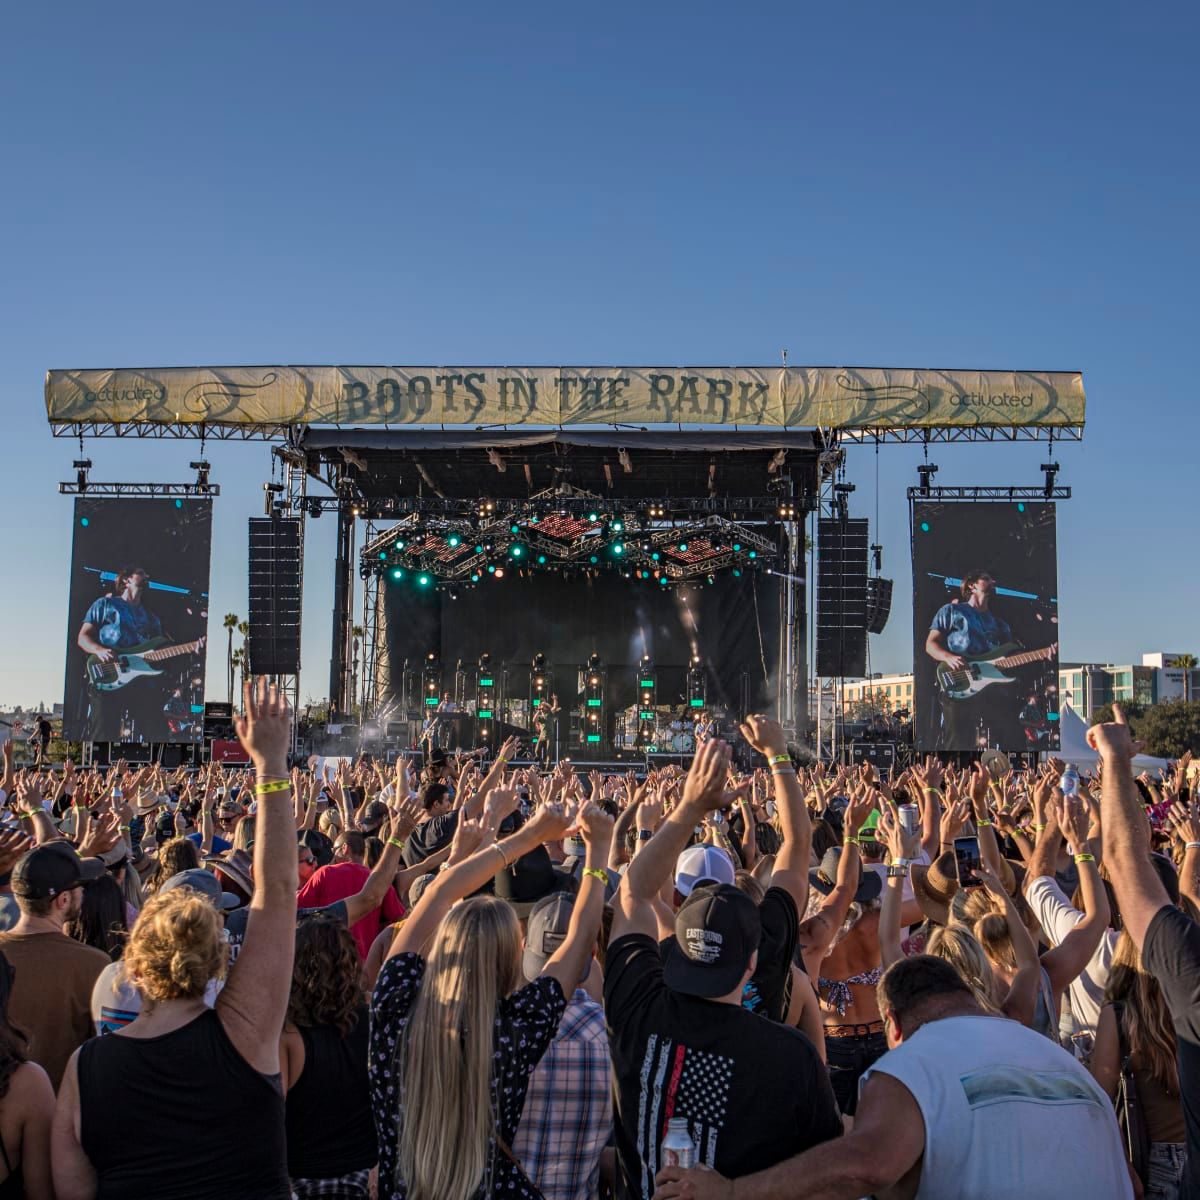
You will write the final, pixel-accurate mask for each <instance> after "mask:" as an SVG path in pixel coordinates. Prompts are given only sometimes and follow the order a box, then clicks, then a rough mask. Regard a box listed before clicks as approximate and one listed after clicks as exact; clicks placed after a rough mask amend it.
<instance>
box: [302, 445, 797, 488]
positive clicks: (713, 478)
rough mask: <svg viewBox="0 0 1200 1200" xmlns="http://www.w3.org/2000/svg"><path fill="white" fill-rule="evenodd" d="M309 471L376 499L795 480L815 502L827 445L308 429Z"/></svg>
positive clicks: (762, 484)
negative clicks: (341, 475) (333, 471)
mask: <svg viewBox="0 0 1200 1200" xmlns="http://www.w3.org/2000/svg"><path fill="white" fill-rule="evenodd" d="M296 449H297V450H299V451H300V452H301V453H303V454H304V456H305V457H306V459H307V465H308V468H309V470H310V471H312V472H314V473H320V469H321V467H322V465H325V464H328V465H331V466H333V467H335V468H337V469H339V470H343V471H344V470H346V469H349V470H350V474H351V477H352V479H353V483H354V486H355V489H356V491H357V493H358V494H359V495H361V496H363V497H364V498H367V499H384V498H388V497H415V496H425V497H429V496H434V497H438V498H444V499H474V498H478V497H481V496H483V497H486V496H490V497H494V498H496V499H524V498H527V497H530V496H534V495H537V494H540V493H542V492H545V491H546V490H547V489H553V488H563V487H566V488H574V489H578V490H579V491H582V492H588V493H591V494H593V495H596V496H600V497H605V498H612V499H640V498H646V497H656V496H662V497H671V496H675V497H704V496H723V497H730V496H745V497H750V496H756V497H762V496H766V495H768V494H769V493H770V491H771V487H772V484H773V483H775V482H778V481H781V480H783V479H785V478H790V479H791V481H792V484H793V486H794V488H795V495H796V497H797V498H799V497H802V496H805V495H807V496H814V495H815V494H816V484H817V466H818V452H819V449H820V441H819V439H818V438H816V437H814V435H813V434H811V433H803V432H790V431H784V430H774V431H759V430H751V431H749V432H744V431H743V432H739V433H738V434H737V435H736V437H734V436H730V435H728V434H724V433H721V432H720V431H713V432H708V433H702V432H686V431H665V432H664V431H657V432H651V431H647V432H644V433H643V432H641V431H639V430H619V431H616V430H608V431H605V432H599V431H581V430H560V431H542V432H533V431H527V432H502V431H495V432H484V433H478V432H474V431H466V430H457V431H451V430H447V431H445V432H439V431H434V430H382V429H368V430H362V429H358V430H349V429H347V430H331V429H306V430H304V431H303V432H302V433H301V434H300V436H299V437H298V439H297V442H296Z"/></svg>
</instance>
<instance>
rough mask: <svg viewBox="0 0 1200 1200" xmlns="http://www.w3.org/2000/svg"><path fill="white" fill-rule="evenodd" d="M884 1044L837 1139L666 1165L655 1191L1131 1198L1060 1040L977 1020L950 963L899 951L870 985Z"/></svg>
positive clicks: (1104, 1125)
mask: <svg viewBox="0 0 1200 1200" xmlns="http://www.w3.org/2000/svg"><path fill="white" fill-rule="evenodd" d="M879 1011H880V1012H881V1013H883V1015H884V1021H885V1023H886V1026H887V1037H888V1045H889V1046H890V1047H891V1049H890V1050H889V1051H888V1053H887V1054H885V1055H884V1056H883V1057H882V1058H881V1059H879V1061H878V1062H876V1063H875V1064H874V1066H872V1067H871V1069H870V1070H869V1071H868V1072H867V1073H866V1074H865V1075H864V1076H863V1079H862V1084H861V1088H862V1090H861V1097H860V1099H859V1103H858V1115H857V1117H856V1119H855V1122H854V1128H853V1130H852V1131H851V1132H850V1133H849V1134H847V1135H846V1136H845V1137H843V1138H837V1139H835V1140H834V1141H832V1142H826V1143H824V1144H823V1145H820V1146H817V1147H814V1148H813V1149H812V1150H808V1151H806V1152H805V1153H803V1154H800V1155H797V1156H796V1157H794V1158H791V1159H788V1160H787V1161H786V1162H782V1163H779V1164H778V1165H776V1166H774V1167H771V1168H770V1169H768V1170H766V1171H760V1172H759V1173H757V1174H755V1175H751V1176H747V1177H746V1178H744V1179H740V1180H738V1190H737V1192H736V1193H735V1192H734V1190H733V1187H732V1184H731V1182H730V1181H729V1180H726V1179H722V1178H721V1176H719V1175H717V1174H715V1173H714V1172H712V1171H706V1170H703V1169H692V1170H689V1171H680V1170H678V1169H677V1168H667V1169H666V1170H664V1171H662V1172H661V1173H660V1174H659V1176H658V1181H657V1182H658V1189H657V1190H656V1191H655V1193H654V1195H655V1200H670V1198H671V1197H688V1198H689V1200H726V1198H727V1197H729V1196H733V1195H735V1194H736V1195H737V1196H742V1195H745V1196H748V1197H753V1198H754V1200H791V1198H792V1197H794V1196H797V1195H804V1196H812V1197H820V1200H843V1198H844V1200H856V1198H857V1197H860V1196H866V1195H872V1196H876V1197H879V1200H885V1198H888V1200H890V1198H893V1197H895V1198H899V1197H905V1198H908V1197H913V1198H915V1200H999V1198H1001V1197H1010V1196H1015V1197H1020V1200H1064V1198H1065V1197H1070V1196H1086V1197H1089V1198H1091V1200H1100V1197H1104V1198H1105V1200H1109V1198H1110V1197H1111V1198H1113V1200H1131V1198H1132V1196H1133V1187H1132V1184H1131V1183H1130V1176H1129V1170H1128V1167H1127V1166H1126V1163H1125V1156H1124V1153H1123V1151H1122V1149H1121V1138H1120V1134H1119V1132H1118V1129H1117V1120H1116V1116H1115V1115H1114V1113H1113V1107H1112V1104H1111V1102H1110V1101H1109V1099H1108V1097H1107V1096H1106V1095H1105V1094H1104V1092H1103V1091H1102V1090H1101V1089H1100V1087H1099V1086H1098V1085H1097V1084H1096V1082H1095V1081H1094V1080H1093V1079H1092V1077H1091V1076H1090V1075H1089V1074H1088V1072H1087V1071H1086V1070H1085V1069H1084V1068H1083V1067H1082V1066H1080V1064H1079V1063H1077V1062H1076V1061H1075V1059H1074V1058H1073V1057H1072V1056H1071V1055H1070V1054H1068V1053H1067V1052H1066V1051H1065V1050H1063V1049H1061V1048H1060V1047H1058V1046H1056V1045H1054V1043H1053V1042H1050V1041H1049V1040H1048V1039H1046V1038H1044V1037H1042V1036H1041V1035H1040V1034H1037V1033H1034V1032H1033V1031H1032V1030H1029V1029H1026V1028H1025V1027H1024V1026H1023V1025H1020V1024H1018V1023H1017V1022H1015V1021H1009V1020H1005V1019H1004V1018H1003V1017H990V1016H987V1015H985V1014H984V1012H983V1010H982V1009H981V1008H980V1007H979V1005H978V1003H977V1002H976V1001H975V998H974V996H973V995H972V994H971V992H970V990H969V989H968V988H967V986H966V984H965V983H964V982H963V981H962V979H961V977H960V976H959V975H958V973H957V972H956V971H955V970H954V968H953V967H952V966H950V964H949V963H947V962H945V961H944V960H942V959H938V958H932V957H930V956H928V955H917V956H915V957H913V958H907V959H902V960H901V961H900V962H898V963H896V964H895V965H894V966H893V967H891V969H890V970H889V971H888V972H887V974H885V975H884V977H883V979H882V980H880V982H879Z"/></svg>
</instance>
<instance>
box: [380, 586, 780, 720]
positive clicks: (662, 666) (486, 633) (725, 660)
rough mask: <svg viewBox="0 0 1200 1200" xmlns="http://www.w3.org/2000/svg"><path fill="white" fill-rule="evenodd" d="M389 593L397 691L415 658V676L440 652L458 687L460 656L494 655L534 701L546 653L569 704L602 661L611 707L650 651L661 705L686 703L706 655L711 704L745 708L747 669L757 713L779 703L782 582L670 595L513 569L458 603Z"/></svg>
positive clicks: (407, 589) (411, 591)
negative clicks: (581, 680)
mask: <svg viewBox="0 0 1200 1200" xmlns="http://www.w3.org/2000/svg"><path fill="white" fill-rule="evenodd" d="M382 586H384V587H385V588H386V589H387V590H386V603H385V613H386V630H385V631H384V635H385V636H386V638H387V645H388V651H389V655H390V664H391V690H392V694H393V696H398V695H399V693H400V673H401V671H402V670H403V669H404V663H405V660H406V659H407V660H408V665H409V667H410V669H412V668H419V667H420V666H421V660H422V659H423V658H424V657H425V655H426V654H428V653H429V651H430V650H435V651H437V653H438V654H439V656H440V658H441V662H442V666H443V667H444V668H445V669H446V674H447V689H448V687H449V683H448V680H449V675H450V673H451V672H452V671H453V669H454V666H455V664H456V662H458V660H460V659H461V660H462V663H463V665H464V667H467V666H472V665H474V664H475V663H476V662H477V661H478V660H479V656H480V655H481V654H490V655H491V656H492V664H493V666H499V665H502V664H507V665H509V666H510V667H511V668H513V671H512V674H511V675H510V684H509V687H510V696H511V697H512V698H513V699H519V698H521V697H522V696H524V695H525V694H526V688H527V684H528V679H527V674H528V667H529V663H530V660H531V659H532V658H533V656H534V655H535V654H537V653H542V654H544V655H545V656H546V660H547V663H548V664H549V665H550V667H551V669H552V670H553V671H554V673H555V690H556V691H557V692H558V694H559V697H560V700H561V701H562V703H563V706H564V708H567V707H570V704H571V697H572V696H573V693H574V690H575V683H576V676H575V672H576V671H577V669H578V668H579V667H580V666H581V665H582V664H584V663H586V661H587V659H588V656H589V655H591V654H598V655H600V657H601V659H602V660H603V663H604V667H605V669H606V670H607V672H608V697H607V699H608V704H609V706H610V707H611V708H622V707H625V706H626V705H629V704H632V703H633V702H634V700H635V698H636V697H635V691H636V682H635V678H634V672H635V669H636V666H637V664H638V662H639V661H640V660H641V657H642V655H643V654H649V655H650V656H651V657H652V658H653V660H654V663H655V666H656V668H657V669H658V700H659V704H679V703H682V701H683V692H684V683H685V672H686V668H687V664H688V661H689V660H690V659H691V657H692V656H693V654H698V655H700V658H701V659H702V661H703V662H704V664H705V666H706V668H707V672H708V676H707V677H708V701H709V704H710V705H721V706H724V707H727V708H729V709H730V710H736V708H737V707H738V701H739V697H740V695H741V680H742V672H743V671H746V672H748V673H749V682H750V703H751V707H752V709H755V710H758V709H765V708H768V707H773V705H774V701H775V675H776V667H777V661H778V647H779V602H780V599H779V597H780V588H779V581H778V580H777V579H776V578H775V577H773V576H768V575H760V574H758V573H753V574H747V575H743V576H740V577H735V576H733V575H729V574H727V575H718V576H717V577H716V582H715V583H712V584H698V585H695V586H687V587H681V588H667V587H662V586H660V585H659V584H658V583H656V582H654V581H640V580H631V579H624V578H622V577H620V576H615V575H601V576H597V577H595V578H591V579H564V578H562V577H561V576H556V575H535V576H528V577H525V578H521V577H520V576H517V575H515V574H513V573H512V572H511V571H510V572H508V573H506V575H505V578H503V579H499V580H496V579H491V578H489V580H488V582H487V583H483V584H480V585H479V586H478V587H475V588H463V589H459V598H458V599H457V600H452V599H450V598H449V596H448V595H447V592H446V591H445V589H442V590H437V591H434V590H429V591H423V590H420V589H418V588H416V587H415V586H414V585H413V583H412V582H411V581H410V580H405V581H403V582H402V583H393V582H392V581H390V580H387V579H385V580H384V581H383V584H382ZM760 637H761V644H760ZM764 663H765V666H764Z"/></svg>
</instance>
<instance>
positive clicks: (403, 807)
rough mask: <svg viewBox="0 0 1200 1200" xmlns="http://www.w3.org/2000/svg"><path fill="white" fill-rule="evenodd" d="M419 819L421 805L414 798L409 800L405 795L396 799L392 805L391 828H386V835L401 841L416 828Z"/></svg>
mask: <svg viewBox="0 0 1200 1200" xmlns="http://www.w3.org/2000/svg"><path fill="white" fill-rule="evenodd" d="M420 819H421V806H420V805H419V804H418V803H417V802H416V801H415V800H409V799H408V797H407V795H406V796H405V797H404V799H402V800H397V801H396V802H395V804H394V805H393V807H392V822H391V828H390V829H389V830H388V837H393V838H395V839H396V841H398V842H403V841H404V840H405V839H407V837H408V835H409V834H410V833H412V831H413V830H414V829H416V827H417V822H418V821H419V820H420Z"/></svg>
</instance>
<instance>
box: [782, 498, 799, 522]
mask: <svg viewBox="0 0 1200 1200" xmlns="http://www.w3.org/2000/svg"><path fill="white" fill-rule="evenodd" d="M779 519H780V520H781V521H794V520H795V519H796V506H795V505H794V504H793V503H792V502H791V501H790V500H784V501H782V502H781V503H780V505H779Z"/></svg>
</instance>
